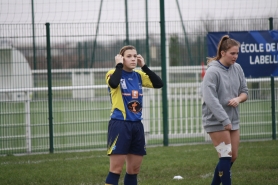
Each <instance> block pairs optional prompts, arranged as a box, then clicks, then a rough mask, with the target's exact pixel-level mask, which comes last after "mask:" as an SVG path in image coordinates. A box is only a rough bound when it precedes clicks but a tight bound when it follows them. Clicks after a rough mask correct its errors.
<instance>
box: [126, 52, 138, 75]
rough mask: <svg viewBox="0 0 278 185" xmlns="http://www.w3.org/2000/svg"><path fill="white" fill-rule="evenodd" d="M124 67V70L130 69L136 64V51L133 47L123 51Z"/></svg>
mask: <svg viewBox="0 0 278 185" xmlns="http://www.w3.org/2000/svg"><path fill="white" fill-rule="evenodd" d="M123 65H124V67H123V69H124V70H125V71H132V70H133V69H134V68H135V67H136V66H137V51H136V50H134V49H129V50H126V51H125V53H124V63H123Z"/></svg>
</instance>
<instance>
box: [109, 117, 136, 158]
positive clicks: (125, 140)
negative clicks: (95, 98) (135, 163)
mask: <svg viewBox="0 0 278 185" xmlns="http://www.w3.org/2000/svg"><path fill="white" fill-rule="evenodd" d="M129 127H130V126H129V124H128V123H126V122H125V121H120V120H110V122H109V127H108V138H107V155H111V154H119V155H127V154H128V150H129V147H130V143H131V138H132V137H131V131H130V130H131V129H130V128H129Z"/></svg>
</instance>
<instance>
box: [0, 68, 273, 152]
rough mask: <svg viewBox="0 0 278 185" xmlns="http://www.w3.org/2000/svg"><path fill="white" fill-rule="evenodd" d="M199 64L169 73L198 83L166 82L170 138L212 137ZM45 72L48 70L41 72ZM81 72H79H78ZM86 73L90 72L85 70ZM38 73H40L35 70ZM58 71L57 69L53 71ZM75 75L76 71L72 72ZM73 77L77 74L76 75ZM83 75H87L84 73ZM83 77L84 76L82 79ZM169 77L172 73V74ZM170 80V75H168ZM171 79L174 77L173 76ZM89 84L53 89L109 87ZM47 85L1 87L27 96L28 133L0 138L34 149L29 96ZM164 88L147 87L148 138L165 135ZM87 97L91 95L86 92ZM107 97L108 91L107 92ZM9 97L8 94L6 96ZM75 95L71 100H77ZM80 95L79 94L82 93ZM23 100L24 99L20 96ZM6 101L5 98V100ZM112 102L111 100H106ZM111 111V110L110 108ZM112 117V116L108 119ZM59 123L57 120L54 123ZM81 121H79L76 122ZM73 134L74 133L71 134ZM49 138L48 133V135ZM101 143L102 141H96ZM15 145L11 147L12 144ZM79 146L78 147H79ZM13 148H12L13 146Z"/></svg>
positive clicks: (7, 92) (145, 93)
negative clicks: (203, 103)
mask: <svg viewBox="0 0 278 185" xmlns="http://www.w3.org/2000/svg"><path fill="white" fill-rule="evenodd" d="M200 69H201V68H200V67H195V68H192V69H190V70H188V69H187V70H188V71H187V70H185V69H182V67H180V68H175V69H173V68H172V71H170V72H169V73H168V75H171V73H174V71H175V72H176V73H175V74H177V73H187V74H188V73H189V72H191V73H193V76H194V75H195V77H196V80H195V82H191V83H167V86H168V90H167V91H168V96H167V97H168V116H169V119H168V127H169V135H168V137H169V138H170V139H172V138H194V137H204V138H205V140H206V141H207V140H209V138H208V135H207V134H206V133H205V132H204V130H203V127H202V123H201V110H200V109H201V101H202V100H201V97H200V94H199V87H200V82H199V81H200V79H199V76H200V73H201V71H200ZM153 70H157V71H159V70H160V69H159V68H154V69H153ZM106 71H107V69H105V70H103V71H102V70H98V71H97V72H106ZM41 72H43V73H44V72H45V71H41ZM56 72H57V73H58V72H59V73H61V70H57V71H56ZM79 72H80V71H79ZM83 72H87V71H83ZM36 73H37V72H36ZM54 73H55V71H54ZM72 73H73V74H76V71H72ZM73 76H74V75H73ZM89 76H90V78H93V76H94V75H92V74H90V75H89ZM83 77H84V76H83ZM83 77H82V78H83ZM169 77H170V76H169ZM168 79H169V78H168ZM170 80H171V79H170ZM269 81H270V78H264V79H247V82H252V83H253V82H255V83H260V82H269ZM87 82H88V84H83V85H80V84H79V86H68V87H52V90H53V91H64V90H70V91H72V92H77V91H78V92H80V90H82V91H95V90H97V89H106V88H107V85H89V84H90V83H92V81H90V80H88V81H87ZM47 90H48V88H47V87H41V88H20V89H0V94H9V93H17V92H20V93H21V94H22V92H24V95H25V97H24V98H23V100H24V107H25V108H24V109H25V110H24V114H25V123H21V126H22V125H25V128H26V129H25V131H26V134H25V136H16V135H4V136H0V139H1V140H4V141H5V140H8V139H9V138H11V137H17V138H20V137H22V138H25V140H26V142H25V146H24V147H25V148H26V152H27V153H31V152H32V143H31V140H32V133H31V130H32V129H31V128H32V125H31V118H30V116H31V111H30V102H32V101H33V100H32V98H30V95H31V94H32V93H34V92H40V91H45V92H47ZM257 91H260V88H258V89H257V90H256V91H254V92H256V93H258V92H257ZM161 93H162V92H161V90H160V89H159V90H157V89H146V88H144V102H143V106H144V109H143V115H144V120H143V123H144V128H145V133H146V141H148V140H150V139H162V138H163V121H162V117H163V115H162V114H163V113H162V96H161ZM89 95H90V96H95V93H89ZM85 96H86V97H88V94H86V95H85ZM107 96H108V94H107ZM7 97H8V96H7ZM75 98H76V97H75V96H74V93H73V97H72V99H75ZM79 98H80V96H79ZM21 100H22V98H21ZM2 101H3V100H2ZM107 101H110V100H107ZM6 102H10V100H9V99H7V100H6ZM107 111H109V110H107ZM107 119H109V118H107ZM55 124H57V123H55ZM76 124H78V123H76ZM9 126H11V125H10V123H6V124H5V123H4V124H1V125H0V127H2V128H3V127H9ZM98 132H99V131H97V130H94V131H92V132H90V134H94V133H98ZM71 134H72V133H71ZM77 135H80V137H81V136H82V133H79V132H77V133H76V134H75V136H77ZM55 136H59V134H56V135H55ZM45 137H48V136H45ZM102 143H105V141H102ZM96 144H98V145H99V144H101V142H99V143H96ZM79 146H86V143H80V145H79ZM11 147H12V146H11ZM76 147H78V146H76ZM10 149H11V150H12V148H10ZM0 150H9V148H1V149H0Z"/></svg>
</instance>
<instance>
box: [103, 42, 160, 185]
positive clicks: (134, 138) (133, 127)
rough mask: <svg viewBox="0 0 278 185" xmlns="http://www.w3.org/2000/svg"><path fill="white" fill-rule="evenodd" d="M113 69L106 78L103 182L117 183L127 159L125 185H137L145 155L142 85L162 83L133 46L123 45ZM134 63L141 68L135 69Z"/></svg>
mask: <svg viewBox="0 0 278 185" xmlns="http://www.w3.org/2000/svg"><path fill="white" fill-rule="evenodd" d="M115 61H116V68H115V69H112V70H110V71H108V72H107V74H106V76H105V79H106V83H107V84H108V91H109V93H110V97H111V103H112V109H111V116H110V117H111V120H110V121H109V125H108V140H107V155H109V157H110V168H109V173H108V175H107V177H106V182H105V183H106V185H118V181H119V178H120V174H121V171H122V168H123V165H124V163H125V162H126V174H125V178H124V184H125V185H137V174H138V173H139V170H140V166H141V163H142V160H143V156H144V155H146V146H145V135H144V128H143V124H142V122H141V120H142V108H143V91H142V87H148V88H161V87H162V86H163V82H162V80H161V79H160V77H158V76H157V75H156V74H155V73H154V72H153V71H151V70H150V69H149V68H148V66H147V65H145V61H144V58H143V57H142V56H141V55H140V54H137V51H136V49H135V47H133V46H130V45H128V46H124V47H123V48H122V49H121V50H120V54H118V55H117V56H115ZM137 64H138V65H139V66H140V67H141V69H142V70H135V69H134V68H135V67H136V66H137Z"/></svg>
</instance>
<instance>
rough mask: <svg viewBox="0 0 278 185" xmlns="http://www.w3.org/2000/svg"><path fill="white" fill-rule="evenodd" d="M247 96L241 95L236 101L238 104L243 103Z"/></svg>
mask: <svg viewBox="0 0 278 185" xmlns="http://www.w3.org/2000/svg"><path fill="white" fill-rule="evenodd" d="M247 98H248V96H247V94H246V93H241V94H240V95H239V96H238V100H239V103H243V102H245V101H246V100H247Z"/></svg>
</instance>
